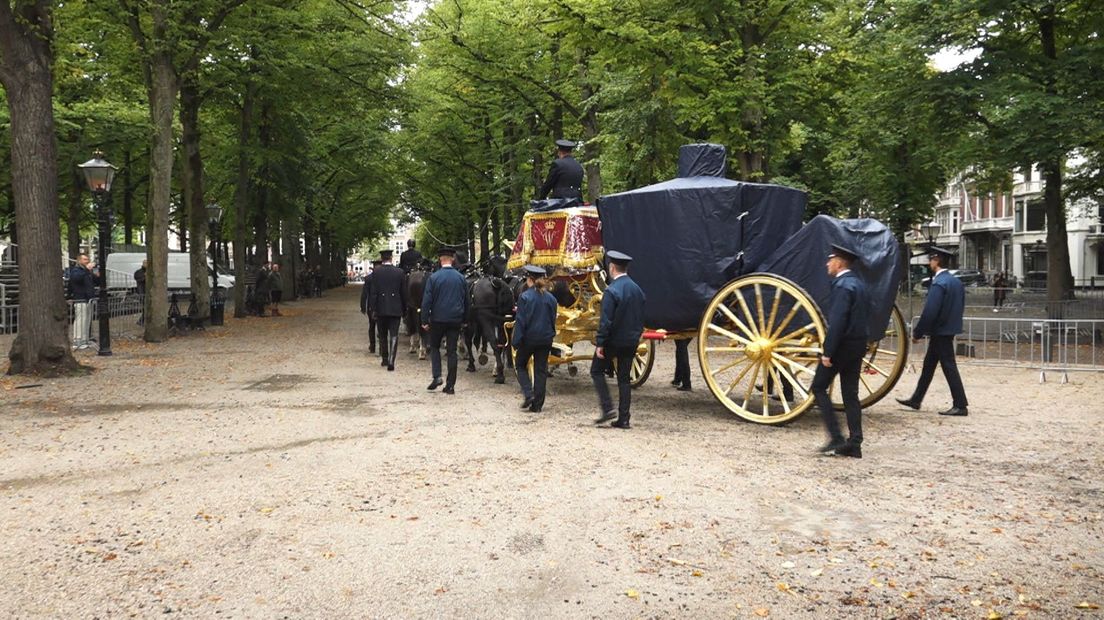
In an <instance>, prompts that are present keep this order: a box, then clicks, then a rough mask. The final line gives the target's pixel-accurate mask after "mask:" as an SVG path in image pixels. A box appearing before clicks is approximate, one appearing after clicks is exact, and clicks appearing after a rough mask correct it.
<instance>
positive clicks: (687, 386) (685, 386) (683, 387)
mask: <svg viewBox="0 0 1104 620" xmlns="http://www.w3.org/2000/svg"><path fill="white" fill-rule="evenodd" d="M678 391H680V392H689V391H690V384H689V383H683V384H682V385H680V386H678Z"/></svg>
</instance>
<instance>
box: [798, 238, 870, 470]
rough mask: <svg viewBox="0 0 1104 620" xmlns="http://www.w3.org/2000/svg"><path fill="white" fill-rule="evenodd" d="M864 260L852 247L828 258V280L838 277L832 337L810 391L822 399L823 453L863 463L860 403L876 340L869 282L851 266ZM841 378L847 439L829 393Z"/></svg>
mask: <svg viewBox="0 0 1104 620" xmlns="http://www.w3.org/2000/svg"><path fill="white" fill-rule="evenodd" d="M857 261H858V256H857V255H856V254H855V252H854V251H852V250H851V249H850V248H847V247H844V246H842V245H837V244H834V243H833V244H832V251H831V253H829V254H828V262H827V264H826V265H825V266H826V267H827V269H828V276H829V277H830V278H832V289H831V296H830V297H829V301H828V315H827V318H828V334H827V335H826V336H825V338H824V346H823V352H822V354H821V356H820V363H819V364H818V365H817V369H816V373H815V374H814V375H813V383H812V385H811V386H810V389H811V391H812V393H813V398H815V399H816V403H817V407H818V408H819V409H820V416H821V418H822V419H823V420H824V428H825V430H827V431H828V443H826V444H824V446H823V447H821V448H820V452H821V453H823V454H827V455H832V456H850V457H854V458H862V441H863V434H862V404H861V403H860V402H859V372H860V371H861V370H862V361H863V355H865V354H866V345H867V340H868V339H869V335H870V328H869V320H868V316H867V313H868V308H869V307H870V296H869V295H868V294H867V292H866V283H864V282H863V280H862V278H860V277H859V275H858V274H857V273H855V272H854V271H852V270H851V265H852V264H854V263H855V262H857ZM837 375H839V378H840V396H841V397H842V398H843V410H844V412H845V413H846V415H847V431H848V435H849V437H848V438H847V439H846V440H845V439H844V438H843V434H842V433H841V432H840V427H839V422H838V421H837V420H836V411H835V408H834V407H833V406H832V397H831V396H829V395H828V389H829V388H830V387H831V386H832V381H833V380H835V378H836V376H837Z"/></svg>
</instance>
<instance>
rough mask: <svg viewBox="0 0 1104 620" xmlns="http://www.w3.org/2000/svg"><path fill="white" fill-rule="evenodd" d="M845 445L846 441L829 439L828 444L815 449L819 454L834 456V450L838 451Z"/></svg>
mask: <svg viewBox="0 0 1104 620" xmlns="http://www.w3.org/2000/svg"><path fill="white" fill-rule="evenodd" d="M846 445H847V441H846V440H843V439H831V440H829V441H828V443H826V444H824V445H823V446H821V447H819V448H817V452H819V453H821V454H824V455H826V456H832V455H833V454H835V452H836V450H839V449H840V448H842V447H844V446H846Z"/></svg>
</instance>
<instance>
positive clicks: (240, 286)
mask: <svg viewBox="0 0 1104 620" xmlns="http://www.w3.org/2000/svg"><path fill="white" fill-rule="evenodd" d="M256 90H257V87H256V86H255V85H254V84H253V82H252V81H250V82H249V83H248V84H246V87H245V93H244V95H243V96H242V107H241V124H240V125H239V128H238V179H237V183H236V184H235V185H234V318H237V319H240V318H244V317H245V230H246V227H245V223H246V218H248V217H249V169H250V161H249V141H250V138H251V136H252V134H253V99H254V97H255V95H256Z"/></svg>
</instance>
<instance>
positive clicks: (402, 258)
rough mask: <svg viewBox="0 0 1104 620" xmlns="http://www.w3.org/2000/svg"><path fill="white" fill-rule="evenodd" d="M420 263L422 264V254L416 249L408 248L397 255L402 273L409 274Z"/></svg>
mask: <svg viewBox="0 0 1104 620" xmlns="http://www.w3.org/2000/svg"><path fill="white" fill-rule="evenodd" d="M420 262H422V253H421V252H419V251H418V250H417V249H416V248H410V249H408V250H406V251H405V252H403V253H402V254H400V255H399V269H402V270H403V272H404V273H410V271H411V270H412V269H414V268H415V267H417V266H418V263H420Z"/></svg>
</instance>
